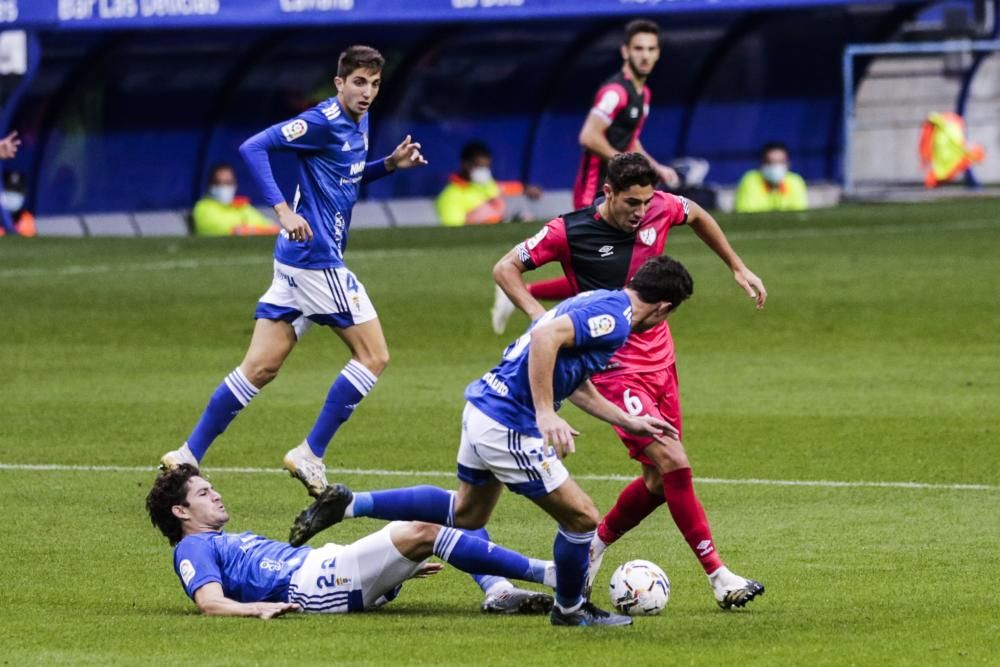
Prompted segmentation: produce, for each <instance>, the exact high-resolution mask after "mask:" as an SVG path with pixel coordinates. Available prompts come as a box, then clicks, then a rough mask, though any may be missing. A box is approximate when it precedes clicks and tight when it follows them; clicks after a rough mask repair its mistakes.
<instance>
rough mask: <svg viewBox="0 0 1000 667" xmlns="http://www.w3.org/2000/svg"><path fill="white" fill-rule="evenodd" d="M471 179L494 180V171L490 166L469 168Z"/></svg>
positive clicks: (473, 180) (477, 181) (474, 180)
mask: <svg viewBox="0 0 1000 667" xmlns="http://www.w3.org/2000/svg"><path fill="white" fill-rule="evenodd" d="M469 180H470V181H472V182H473V183H479V184H480V185H482V184H483V183H489V182H490V181H492V180H493V172H492V171H490V168H489V167H473V168H472V169H470V170H469Z"/></svg>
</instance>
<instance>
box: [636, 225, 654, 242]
mask: <svg viewBox="0 0 1000 667" xmlns="http://www.w3.org/2000/svg"><path fill="white" fill-rule="evenodd" d="M639 240H640V241H642V242H643V243H645V244H646V245H653V242H654V241H656V229H655V228H654V227H646V228H645V229H643V230H642V231H640V232H639Z"/></svg>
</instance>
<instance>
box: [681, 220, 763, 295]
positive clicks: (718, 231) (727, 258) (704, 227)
mask: <svg viewBox="0 0 1000 667" xmlns="http://www.w3.org/2000/svg"><path fill="white" fill-rule="evenodd" d="M688 204H689V207H690V208H689V210H688V220H687V222H688V225H689V226H690V227H691V229H693V230H694V233H695V234H697V235H698V238H700V239H701V240H702V241H704V242H705V245H707V246H708V247H709V248H711V249H712V251H713V252H714V253H715V254H716V255H718V256H719V258H720V259H721V260H722V261H723V262H725V263H726V266H728V267H729V269H730V270H731V271H732V272H733V279H734V280H735V281H736V284H737V285H739V286H740V287H741V288H743V291H745V292H746V293H747V295H748V296H749V297H750V298H751V299H753V300H754V302H755V303H756V304H757V310H760V309H761V308H763V307H764V303H765V302H766V301H767V289H766V288H765V287H764V281H762V280H761V279H760V278H758V277H757V276H756V274H754V272H753V271H751V270H750V269H748V268H747V266H746V264H744V263H743V260H742V259H740V256H739V255H737V254H736V251H735V250H733V248H732V246H731V245H729V240H728V239H726V234H725V232H723V231H722V228H721V227H720V226H719V223H718V222H716V221H715V218H713V217H712V214H711V213H709V212H708V211H706V210H705V209H703V208H702V207H701V206H699V205H698V204H696V203H694V202H693V201H689V202H688Z"/></svg>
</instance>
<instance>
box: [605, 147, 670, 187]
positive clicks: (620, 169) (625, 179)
mask: <svg viewBox="0 0 1000 667" xmlns="http://www.w3.org/2000/svg"><path fill="white" fill-rule="evenodd" d="M605 180H607V182H608V185H610V186H611V189H612V190H613V191H614V192H621V191H622V190H628V189H629V188H630V187H632V186H633V185H654V186H655V185H656V184H657V183H659V182H660V176H659V174H657V173H656V170H655V169H653V165H651V164H650V163H649V160H648V159H646V156H645V155H643V154H642V153H619V154H618V155H616V156H614V157H613V158H611V159H610V160H608V172H607V175H606V177H605Z"/></svg>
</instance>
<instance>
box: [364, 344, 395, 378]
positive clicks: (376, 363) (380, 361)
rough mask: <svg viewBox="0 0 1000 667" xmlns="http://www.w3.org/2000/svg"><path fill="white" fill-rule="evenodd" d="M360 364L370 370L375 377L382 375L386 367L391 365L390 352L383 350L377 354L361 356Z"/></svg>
mask: <svg viewBox="0 0 1000 667" xmlns="http://www.w3.org/2000/svg"><path fill="white" fill-rule="evenodd" d="M358 362H359V363H360V364H361V365H362V366H364V367H365V368H367V369H368V370H370V371H371V372H372V374H373V375H381V374H382V372H383V371H384V370H385V368H386V366H388V365H389V351H388V350H383V351H380V352H376V353H368V354H359V355H358Z"/></svg>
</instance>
